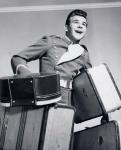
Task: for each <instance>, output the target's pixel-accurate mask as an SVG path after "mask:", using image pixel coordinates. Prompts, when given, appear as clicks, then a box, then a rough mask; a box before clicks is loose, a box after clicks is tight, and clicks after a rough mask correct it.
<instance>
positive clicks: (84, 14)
mask: <svg viewBox="0 0 121 150" xmlns="http://www.w3.org/2000/svg"><path fill="white" fill-rule="evenodd" d="M76 15H77V16H83V17H84V18H85V19H87V13H86V12H85V11H83V10H81V9H75V10H73V11H71V12H70V13H69V15H68V16H67V19H66V22H65V25H69V23H70V18H71V17H73V16H76Z"/></svg>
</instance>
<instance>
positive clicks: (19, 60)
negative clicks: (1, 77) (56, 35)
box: [11, 36, 52, 74]
mask: <svg viewBox="0 0 121 150" xmlns="http://www.w3.org/2000/svg"><path fill="white" fill-rule="evenodd" d="M51 46H52V42H51V38H50V37H48V36H44V37H43V38H41V39H40V40H38V41H37V42H36V43H35V44H33V45H30V46H29V47H27V48H26V49H24V50H23V51H21V52H19V53H18V54H16V55H13V56H12V58H11V66H12V69H13V72H14V74H28V73H30V72H31V71H30V70H29V69H28V66H27V63H28V62H30V61H33V60H36V59H39V58H41V57H42V56H43V55H44V54H45V53H46V52H47V50H48V49H50V48H51Z"/></svg>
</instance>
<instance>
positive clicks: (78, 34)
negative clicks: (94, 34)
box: [67, 15, 87, 42]
mask: <svg viewBox="0 0 121 150" xmlns="http://www.w3.org/2000/svg"><path fill="white" fill-rule="evenodd" d="M86 30H87V20H86V19H85V18H84V17H83V16H77V15H76V16H73V17H71V18H70V24H69V25H68V26H67V36H68V37H69V38H70V39H71V40H72V41H73V42H79V41H80V40H81V39H82V38H83V37H84V36H85V34H86Z"/></svg>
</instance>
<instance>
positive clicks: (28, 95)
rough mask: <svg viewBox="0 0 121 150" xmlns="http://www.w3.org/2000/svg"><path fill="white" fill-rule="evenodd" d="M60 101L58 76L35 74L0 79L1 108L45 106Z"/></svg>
mask: <svg viewBox="0 0 121 150" xmlns="http://www.w3.org/2000/svg"><path fill="white" fill-rule="evenodd" d="M59 100H61V92H60V78H59V75H58V74H54V73H53V74H52V73H40V74H39V73H37V74H30V75H14V76H9V77H2V78H0V103H1V105H2V106H8V107H9V106H22V105H46V104H51V103H55V102H58V101H59Z"/></svg>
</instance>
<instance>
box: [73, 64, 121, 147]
mask: <svg viewBox="0 0 121 150" xmlns="http://www.w3.org/2000/svg"><path fill="white" fill-rule="evenodd" d="M73 88H74V91H73V95H72V96H73V97H72V104H73V106H75V107H76V114H75V122H76V123H82V122H84V121H89V120H91V119H94V118H98V117H101V118H102V119H101V120H100V123H99V125H94V126H92V127H87V128H85V129H83V130H81V131H78V132H75V133H74V147H73V149H74V150H121V136H120V134H121V123H120V122H119V121H116V120H112V121H111V120H110V119H109V113H110V112H114V111H115V110H118V109H120V108H121V95H120V92H119V90H118V88H117V86H116V84H115V81H114V79H113V77H112V74H111V72H110V70H109V68H108V67H107V65H106V64H101V65H99V66H97V67H93V68H90V69H85V70H83V71H82V72H81V73H80V74H79V75H78V76H77V77H76V78H75V79H74V82H73Z"/></svg>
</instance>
